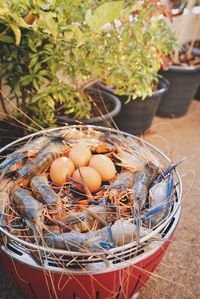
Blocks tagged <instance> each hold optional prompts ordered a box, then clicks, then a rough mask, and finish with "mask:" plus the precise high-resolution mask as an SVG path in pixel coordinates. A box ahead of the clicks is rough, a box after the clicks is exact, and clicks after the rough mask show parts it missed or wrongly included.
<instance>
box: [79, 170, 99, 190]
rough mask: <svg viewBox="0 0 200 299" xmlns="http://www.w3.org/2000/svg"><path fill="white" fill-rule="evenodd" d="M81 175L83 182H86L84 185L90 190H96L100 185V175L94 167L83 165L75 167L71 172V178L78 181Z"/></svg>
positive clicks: (80, 179)
mask: <svg viewBox="0 0 200 299" xmlns="http://www.w3.org/2000/svg"><path fill="white" fill-rule="evenodd" d="M79 170H80V173H81V176H80V173H79ZM81 177H82V178H83V181H84V183H85V184H86V186H87V187H88V189H89V190H90V191H91V192H96V191H98V190H99V188H100V187H101V176H100V174H99V173H98V172H97V171H96V170H95V169H94V168H91V167H88V166H83V167H80V168H78V169H76V170H75V171H74V173H73V178H74V179H76V180H78V181H82V178H81ZM80 189H82V188H80ZM82 190H83V189H82Z"/></svg>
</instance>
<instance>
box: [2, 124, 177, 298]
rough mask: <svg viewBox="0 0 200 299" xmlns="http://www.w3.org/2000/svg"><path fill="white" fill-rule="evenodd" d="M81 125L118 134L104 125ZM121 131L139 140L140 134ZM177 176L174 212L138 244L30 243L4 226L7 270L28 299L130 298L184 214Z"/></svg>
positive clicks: (142, 281) (4, 257) (157, 153)
mask: <svg viewBox="0 0 200 299" xmlns="http://www.w3.org/2000/svg"><path fill="white" fill-rule="evenodd" d="M71 127H75V128H77V127H79V128H81V127H82V126H70V128H71ZM83 127H84V128H85V127H91V128H95V129H97V130H100V131H103V132H107V131H109V132H111V133H112V134H118V133H119V132H118V131H116V130H113V129H108V128H103V127H95V126H83ZM63 128H67V127H62V128H57V129H50V130H44V131H41V132H38V133H34V134H31V135H29V136H26V137H23V138H21V139H19V140H17V141H15V142H12V143H11V144H9V145H7V146H6V147H4V148H3V149H2V150H1V152H3V151H4V150H5V149H7V148H8V147H9V146H16V145H18V144H22V143H23V142H26V140H28V139H29V138H34V137H37V136H39V135H41V134H44V133H46V132H52V131H57V130H60V129H63ZM121 133H122V134H123V135H124V136H129V137H132V138H134V139H136V140H139V138H138V137H135V136H132V135H130V134H126V133H123V132H121ZM143 143H144V144H145V145H146V146H147V147H149V148H150V149H151V151H154V152H155V153H156V155H158V156H159V158H160V159H161V160H162V161H163V162H168V163H169V162H171V161H170V159H169V158H168V157H167V156H166V155H165V154H163V153H162V152H161V151H160V150H159V149H157V148H156V147H154V146H153V145H151V144H149V143H148V142H146V141H143ZM174 176H175V185H176V187H175V188H176V191H175V195H174V200H173V205H172V208H171V212H170V214H169V215H168V217H167V218H165V219H164V220H163V221H161V223H159V225H158V226H156V227H155V229H153V230H152V231H151V232H150V233H149V234H148V235H146V236H144V237H142V238H140V240H139V243H138V242H136V241H135V242H132V243H129V244H126V245H123V246H119V247H116V248H112V249H109V250H104V251H102V252H72V251H67V250H59V249H54V248H48V247H42V246H39V245H36V244H32V243H28V242H26V241H24V240H22V239H19V238H18V237H16V236H14V235H12V234H10V233H9V232H8V231H7V230H6V229H4V228H2V227H0V231H1V233H2V245H1V250H2V261H3V264H4V266H5V267H6V270H7V271H8V272H9V273H10V275H11V277H12V278H13V280H14V281H15V283H16V284H17V286H18V287H19V288H20V289H21V291H22V293H23V294H24V295H25V297H26V298H28V299H30V298H34V299H35V298H44V299H49V298H53V299H54V298H58V299H62V298H67V299H80V298H81V299H86V298H93V299H94V298H96V299H100V298H102V299H103V298H110V299H111V298H112V299H114V298H116V299H128V298H129V297H130V296H131V295H132V294H134V293H136V292H137V291H138V290H139V289H140V288H141V287H142V286H143V284H144V283H145V282H146V280H147V279H148V278H149V276H150V274H151V273H152V272H153V271H154V269H155V268H156V267H157V266H158V264H159V263H160V260H161V258H162V256H163V255H164V254H165V251H166V249H167V247H168V245H169V243H170V241H171V238H172V235H173V232H174V230H175V228H176V226H177V223H178V220H179V218H180V210H181V197H182V183H181V179H180V175H179V173H178V172H177V171H176V170H175V171H174ZM158 236H159V238H158ZM41 285H42V287H41Z"/></svg>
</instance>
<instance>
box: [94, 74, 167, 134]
mask: <svg viewBox="0 0 200 299" xmlns="http://www.w3.org/2000/svg"><path fill="white" fill-rule="evenodd" d="M168 86H169V82H168V81H167V80H165V79H160V81H159V84H158V90H156V91H154V92H153V94H152V96H147V98H146V99H145V100H142V99H141V98H137V99H136V100H133V99H131V101H130V102H129V103H128V104H125V102H126V101H127V98H128V97H127V96H126V95H124V96H123V95H122V96H118V98H119V99H120V100H121V104H122V108H121V112H120V113H119V114H118V116H117V117H116V119H115V121H116V124H117V126H118V127H119V129H120V130H122V131H125V132H128V133H131V134H134V135H141V134H143V133H145V132H146V131H147V130H148V129H149V128H150V127H151V124H152V121H153V117H154V116H155V114H156V110H157V108H158V105H159V103H160V100H161V97H162V95H163V94H164V93H165V92H166V91H167V89H168ZM98 87H99V88H102V89H104V90H106V91H108V92H110V93H113V92H114V89H111V88H109V87H106V86H104V85H103V84H101V83H100V84H99V85H98Z"/></svg>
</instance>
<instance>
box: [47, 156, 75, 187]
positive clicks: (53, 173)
mask: <svg viewBox="0 0 200 299" xmlns="http://www.w3.org/2000/svg"><path fill="white" fill-rule="evenodd" d="M74 170H75V166H74V163H73V162H72V161H71V160H70V159H69V158H67V157H60V158H58V159H56V160H54V161H53V163H52V164H51V166H50V177H51V179H52V181H53V183H55V184H58V185H62V184H64V183H65V182H66V181H67V176H71V175H72V173H73V172H74Z"/></svg>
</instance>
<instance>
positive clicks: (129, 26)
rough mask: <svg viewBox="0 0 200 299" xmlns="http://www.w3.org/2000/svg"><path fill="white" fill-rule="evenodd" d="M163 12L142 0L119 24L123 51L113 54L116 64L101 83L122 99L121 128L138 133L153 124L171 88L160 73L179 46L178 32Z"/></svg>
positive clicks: (119, 122) (119, 42)
mask: <svg viewBox="0 0 200 299" xmlns="http://www.w3.org/2000/svg"><path fill="white" fill-rule="evenodd" d="M159 13H161V10H158V7H157V5H155V3H151V2H148V3H145V6H144V5H143V4H139V3H138V5H137V7H135V8H133V10H132V12H131V14H132V17H131V18H129V21H128V22H127V23H126V25H125V24H123V25H122V24H120V25H119V27H118V31H119V33H120V38H119V41H118V45H119V48H120V49H121V52H120V51H118V52H117V53H115V55H113V58H112V60H115V63H114V64H113V65H112V66H111V67H110V68H109V71H108V72H107V73H106V74H105V78H104V82H103V83H104V85H103V84H101V83H100V84H98V87H99V88H100V89H103V90H106V91H108V92H111V93H114V94H115V95H117V96H118V97H119V98H120V100H121V103H122V109H121V112H120V114H119V115H118V116H117V117H116V122H117V125H118V127H119V128H120V129H122V130H124V131H128V132H130V133H133V134H136V135H139V134H142V133H144V132H145V131H147V130H148V129H149V128H150V126H151V123H152V120H153V117H154V115H155V113H156V110H157V108H158V105H159V102H160V100H161V97H162V95H163V94H164V93H165V92H166V91H167V89H168V82H167V81H166V80H165V79H160V80H159V74H158V72H159V70H160V68H161V67H162V65H163V64H164V60H165V56H166V55H167V54H169V53H170V52H171V51H172V50H173V49H174V48H175V47H176V46H177V43H176V39H175V36H174V34H173V33H172V31H171V30H170V29H169V28H168V26H167V24H166V23H165V21H164V20H162V19H160V17H159V16H158V14H159ZM116 65H117V67H116ZM105 84H106V85H107V84H108V85H109V86H111V87H112V88H109V87H107V86H105ZM127 103H128V104H127Z"/></svg>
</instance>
